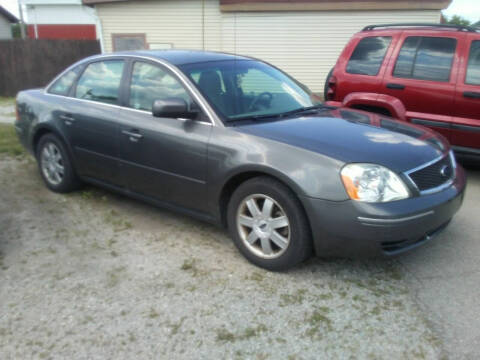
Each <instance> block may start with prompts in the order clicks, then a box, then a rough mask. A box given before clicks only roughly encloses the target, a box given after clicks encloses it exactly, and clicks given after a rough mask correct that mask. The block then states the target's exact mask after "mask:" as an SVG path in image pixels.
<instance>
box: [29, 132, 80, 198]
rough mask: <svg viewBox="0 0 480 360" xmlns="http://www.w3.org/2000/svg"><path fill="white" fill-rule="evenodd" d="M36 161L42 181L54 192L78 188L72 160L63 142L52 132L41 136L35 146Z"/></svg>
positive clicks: (78, 182)
mask: <svg viewBox="0 0 480 360" xmlns="http://www.w3.org/2000/svg"><path fill="white" fill-rule="evenodd" d="M36 155H37V162H38V166H39V169H40V174H41V175H42V178H43V181H44V182H45V184H46V185H47V187H48V188H49V189H50V190H52V191H54V192H60V193H64V192H70V191H72V190H75V189H76V188H78V186H79V184H80V181H79V180H78V178H77V176H76V174H75V171H74V169H73V166H72V162H71V160H70V157H69V156H68V153H67V151H66V149H65V146H64V145H63V143H62V142H61V141H60V140H59V139H58V137H56V136H55V135H53V134H47V135H44V136H42V138H41V139H40V141H39V142H38V146H37V154H36Z"/></svg>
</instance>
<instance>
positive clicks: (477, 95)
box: [463, 91, 480, 99]
mask: <svg viewBox="0 0 480 360" xmlns="http://www.w3.org/2000/svg"><path fill="white" fill-rule="evenodd" d="M463 96H464V97H466V98H471V99H480V92H475V91H465V92H464V93H463Z"/></svg>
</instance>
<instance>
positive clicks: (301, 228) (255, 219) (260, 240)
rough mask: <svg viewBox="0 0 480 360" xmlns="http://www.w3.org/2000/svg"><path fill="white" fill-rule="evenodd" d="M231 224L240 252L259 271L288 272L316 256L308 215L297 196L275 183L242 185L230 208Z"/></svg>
mask: <svg viewBox="0 0 480 360" xmlns="http://www.w3.org/2000/svg"><path fill="white" fill-rule="evenodd" d="M254 205H256V207H255V206H254ZM251 209H253V210H254V211H251ZM269 209H270V211H269ZM254 213H256V214H255V215H254ZM227 220H228V228H229V231H230V234H231V236H232V238H233V240H234V243H235V245H236V246H237V248H238V249H239V250H240V252H241V253H242V254H243V255H244V256H245V257H246V258H247V259H248V260H249V261H250V262H251V263H253V264H255V265H257V266H259V267H262V268H264V269H267V270H272V271H282V270H287V269H289V268H291V267H293V266H295V265H297V264H299V263H301V262H302V261H304V260H306V259H307V258H308V257H310V256H311V254H312V237H311V232H310V226H309V224H308V221H307V217H306V214H305V211H304V210H303V207H302V205H301V203H300V201H299V200H298V199H297V197H296V196H295V194H294V193H293V192H292V191H291V190H290V189H289V188H288V187H286V186H285V185H283V184H282V183H280V182H279V181H277V180H275V179H272V178H270V177H266V176H265V177H264V176H262V177H256V178H253V179H250V180H248V181H246V182H244V183H243V184H241V185H240V186H239V187H238V188H237V189H236V190H235V192H234V193H233V195H232V197H231V199H230V202H229V204H228V210H227ZM279 235H280V236H279ZM254 238H255V239H254Z"/></svg>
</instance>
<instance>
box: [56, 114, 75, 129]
mask: <svg viewBox="0 0 480 360" xmlns="http://www.w3.org/2000/svg"><path fill="white" fill-rule="evenodd" d="M59 118H60V119H61V120H63V121H65V125H68V126H70V125H72V123H73V122H74V121H75V118H74V117H73V116H72V115H71V114H61V115H60V116H59Z"/></svg>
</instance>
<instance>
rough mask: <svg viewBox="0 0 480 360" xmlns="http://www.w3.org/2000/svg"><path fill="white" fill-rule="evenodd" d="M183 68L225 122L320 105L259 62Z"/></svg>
mask: <svg viewBox="0 0 480 360" xmlns="http://www.w3.org/2000/svg"><path fill="white" fill-rule="evenodd" d="M180 68H181V70H182V71H183V72H184V73H185V74H186V75H187V76H188V77H189V78H190V79H191V80H192V81H193V82H194V83H195V84H196V86H197V87H198V89H199V90H200V92H201V93H202V94H203V96H204V97H205V98H206V99H207V100H208V101H209V103H210V104H211V105H212V106H213V107H214V108H215V110H216V111H217V112H218V113H219V114H220V115H221V116H222V117H223V118H224V120H226V121H236V120H244V119H260V118H268V117H275V116H282V115H285V114H291V113H295V112H297V111H303V110H308V109H311V108H312V107H315V106H317V105H320V104H321V102H320V101H319V99H316V98H315V96H314V95H313V94H312V93H311V92H310V91H309V90H308V89H306V88H305V87H304V86H302V85H301V84H299V83H297V82H296V81H295V80H293V79H292V78H290V77H289V76H287V75H286V74H284V73H283V72H281V71H280V70H278V69H276V68H274V67H272V66H269V65H267V64H265V63H262V62H260V61H254V60H228V61H213V62H205V63H196V64H188V65H183V66H181V67H180Z"/></svg>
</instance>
